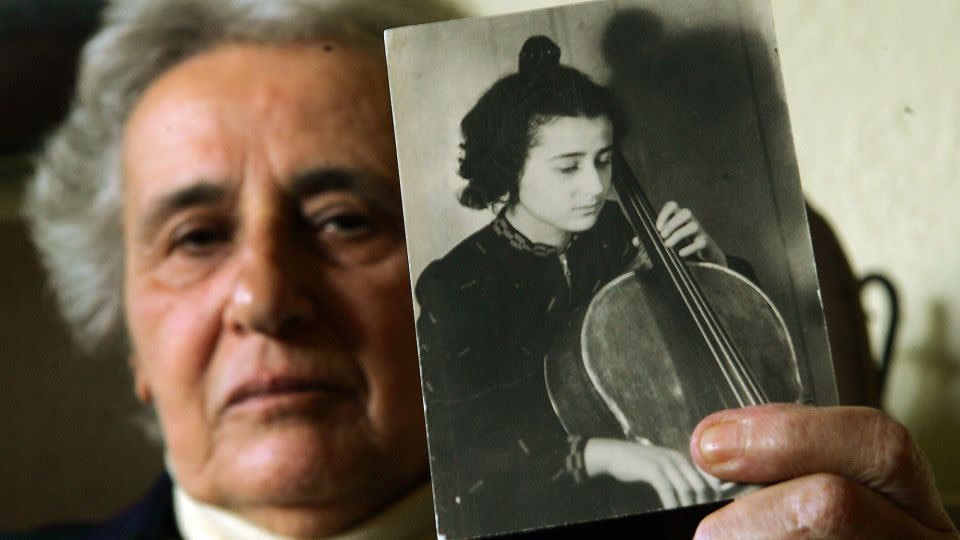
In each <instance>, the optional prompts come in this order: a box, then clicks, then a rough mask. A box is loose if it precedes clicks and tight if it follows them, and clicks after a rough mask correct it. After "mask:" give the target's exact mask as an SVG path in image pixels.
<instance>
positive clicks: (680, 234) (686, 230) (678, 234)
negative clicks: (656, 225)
mask: <svg viewBox="0 0 960 540" xmlns="http://www.w3.org/2000/svg"><path fill="white" fill-rule="evenodd" d="M699 232H700V224H699V223H697V222H696V221H688V222H687V224H686V225H684V226H683V227H680V228H679V229H677V230H675V231H673V232H672V233H671V234H670V235H669V236H661V238H663V244H664V245H665V246H667V247H668V248H672V247H673V246H675V245H677V244H679V243H680V242H683V241H684V240H686V239H688V238H690V237H691V236H694V235H696V234H697V233H699Z"/></svg>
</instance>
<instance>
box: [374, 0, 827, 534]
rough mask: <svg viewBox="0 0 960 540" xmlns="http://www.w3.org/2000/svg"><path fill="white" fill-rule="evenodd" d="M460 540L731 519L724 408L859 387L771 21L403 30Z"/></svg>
mask: <svg viewBox="0 0 960 540" xmlns="http://www.w3.org/2000/svg"><path fill="white" fill-rule="evenodd" d="M386 43H387V55H388V65H389V74H390V84H391V99H392V101H393V108H394V120H395V127H396V135H397V142H398V156H399V165H400V177H401V184H402V191H403V199H404V214H405V215H404V217H405V223H406V225H405V227H406V234H407V238H408V254H409V259H410V267H411V279H412V282H413V288H414V295H415V308H414V309H415V312H416V313H415V314H416V317H417V336H418V343H419V349H420V362H421V376H422V387H423V393H424V401H425V410H426V419H427V430H428V440H429V450H430V456H431V457H430V463H431V472H432V476H433V488H434V503H435V508H436V512H437V524H438V534H440V535H441V536H442V537H446V538H470V537H476V536H481V535H489V534H499V533H508V532H516V531H522V530H529V529H537V528H542V527H551V526H559V525H563V524H569V523H576V522H583V521H590V520H597V519H604V518H611V517H615V516H624V515H631V514H637V513H643V512H649V511H658V510H668V509H672V508H677V507H685V506H690V505H695V504H702V503H706V502H711V501H716V500H722V499H727V498H732V497H733V496H735V495H736V494H737V493H739V492H740V491H741V490H743V489H749V488H748V487H746V486H740V485H734V484H725V483H722V482H720V481H719V480H716V479H715V478H713V477H711V476H709V475H707V474H705V473H703V472H702V471H700V470H699V469H698V468H697V467H696V466H695V465H693V462H692V460H691V457H690V453H689V452H690V450H689V449H688V446H689V439H690V436H691V433H692V431H693V428H694V426H696V424H697V422H698V421H699V420H700V419H701V418H703V417H704V416H706V415H707V414H709V413H711V412H713V411H717V410H720V409H726V408H731V407H742V406H751V405H759V404H764V403H771V402H793V403H833V402H835V401H836V387H835V385H834V382H833V372H832V367H831V365H830V363H829V358H830V355H829V345H828V343H827V336H826V330H825V326H824V318H823V310H822V307H821V303H820V299H819V296H818V287H817V275H816V269H815V266H814V259H813V252H812V249H811V244H810V235H809V229H808V224H807V218H806V210H805V207H804V201H803V196H802V193H801V189H800V184H799V178H798V173H797V165H796V159H795V156H794V150H793V146H792V145H793V143H792V138H791V135H790V124H789V119H788V116H787V111H786V106H785V101H784V96H783V88H782V82H781V79H780V72H779V64H778V59H777V54H776V47H775V38H774V35H773V29H772V20H771V17H770V12H769V6H768V5H767V4H766V2H761V1H756V0H724V1H721V2H711V3H703V2H692V1H684V2H675V1H670V2H666V1H649V0H647V1H611V2H592V3H586V4H581V5H574V6H569V7H563V8H554V9H548V10H542V11H534V12H527V13H521V14H516V15H509V16H499V17H491V18H485V19H473V20H461V21H454V22H449V23H439V24H432V25H424V26H419V27H413V28H406V29H399V30H393V31H389V32H387V40H386Z"/></svg>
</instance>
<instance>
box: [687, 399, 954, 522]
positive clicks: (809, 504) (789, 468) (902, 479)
mask: <svg viewBox="0 0 960 540" xmlns="http://www.w3.org/2000/svg"><path fill="white" fill-rule="evenodd" d="M690 452H691V455H693V457H694V460H695V461H696V463H697V464H698V465H699V466H700V467H701V468H703V470H704V471H706V472H708V473H710V474H713V475H716V476H718V477H720V478H722V479H724V480H731V481H738V482H751V483H759V484H772V485H770V486H769V487H766V488H764V489H761V490H758V491H755V492H753V493H750V494H748V495H745V496H743V497H741V498H739V499H737V500H736V501H734V502H733V503H731V504H730V505H728V506H726V507H724V508H722V509H720V510H718V511H716V512H715V513H713V514H711V515H710V516H708V517H707V518H706V519H704V520H703V522H702V523H701V524H700V527H699V528H698V529H697V535H696V539H697V540H707V539H710V540H715V539H738V540H740V539H753V538H756V539H761V538H762V539H765V540H779V539H801V538H802V539H814V538H816V539H838V540H839V539H854V538H862V539H871V540H885V539H890V540H894V539H906V538H910V539H917V540H924V539H927V540H935V539H936V540H948V539H951V540H956V539H957V538H960V534H958V533H957V530H956V529H955V528H954V527H953V525H952V524H951V522H950V519H949V517H948V516H947V515H946V512H945V511H944V510H943V505H942V503H941V501H940V497H939V495H938V493H937V491H936V488H935V487H934V482H933V475H932V474H931V472H930V468H929V465H928V464H927V462H926V459H925V458H924V457H923V454H922V453H921V452H920V449H919V448H918V447H917V445H916V443H914V441H913V440H912V439H911V437H910V433H909V432H908V431H907V430H906V428H904V427H903V426H902V425H900V424H898V423H897V422H895V421H894V420H893V419H891V418H890V417H889V416H887V415H885V414H884V413H882V412H880V411H877V410H875V409H868V408H858V407H829V408H811V407H802V406H798V405H767V406H762V407H751V408H746V409H742V410H733V411H723V412H719V413H716V414H713V415H711V416H709V417H707V418H706V419H704V421H703V422H701V423H700V424H699V425H698V426H697V429H696V430H695V431H694V434H693V438H692V440H691V444H690Z"/></svg>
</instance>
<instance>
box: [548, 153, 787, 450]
mask: <svg viewBox="0 0 960 540" xmlns="http://www.w3.org/2000/svg"><path fill="white" fill-rule="evenodd" d="M612 184H613V186H614V189H615V191H616V193H617V196H618V198H619V202H620V206H621V209H622V210H623V213H624V215H625V216H626V218H627V221H628V222H629V224H630V226H631V228H632V229H633V232H634V233H635V235H636V236H637V237H638V238H639V239H640V241H641V243H642V245H643V247H644V248H646V250H647V253H648V254H649V255H650V259H651V261H652V263H653V266H652V268H648V269H638V270H633V271H630V272H627V273H625V274H622V275H620V276H619V277H617V278H615V279H614V280H612V281H611V282H609V283H607V284H606V285H605V286H604V287H602V288H601V289H600V290H599V291H598V292H597V293H596V294H595V295H594V297H593V298H592V300H591V301H590V303H589V305H588V306H586V307H585V308H582V309H581V310H579V311H578V313H577V315H576V316H574V317H573V318H572V319H571V321H569V322H568V324H567V327H566V329H565V331H564V332H563V333H562V335H561V336H560V337H559V339H558V340H557V341H556V342H555V344H554V346H553V347H552V348H551V349H550V351H549V352H548V353H547V355H546V356H545V359H544V376H545V380H546V385H547V391H548V394H549V397H550V401H551V403H552V405H553V408H554V411H555V412H556V414H557V417H558V418H559V419H560V422H561V424H562V425H563V426H564V428H565V429H566V431H567V432H568V433H570V434H575V435H579V436H583V437H587V438H589V437H614V438H621V439H626V440H634V441H638V442H641V443H643V444H652V445H657V446H662V447H666V448H672V449H675V450H678V451H680V452H682V453H683V454H684V455H687V456H688V457H689V440H690V435H691V434H692V433H693V429H694V427H695V426H696V425H697V423H698V422H699V421H700V420H701V419H703V418H704V417H705V416H707V415H708V414H710V413H712V412H715V411H717V410H720V409H726V408H732V407H744V406H750V405H760V404H764V403H770V402H795V401H799V400H800V397H801V383H800V373H799V367H798V364H797V357H796V352H795V350H794V347H793V344H792V342H791V339H790V334H789V331H788V330H787V328H786V325H785V323H784V321H783V318H782V316H781V315H780V313H779V312H778V310H777V308H776V307H775V306H774V304H773V303H772V302H771V300H770V299H769V298H768V297H767V295H766V294H764V292H763V291H762V290H760V289H759V288H758V287H757V286H756V285H755V284H753V283H752V282H751V281H749V280H748V279H746V278H745V277H743V276H741V275H740V274H738V273H736V272H734V271H732V270H730V269H727V268H725V267H723V266H721V265H718V264H714V263H707V262H687V261H683V260H681V258H680V256H679V255H678V254H677V252H676V251H675V250H674V249H671V248H668V247H666V246H665V245H664V242H663V240H662V239H661V238H660V235H659V233H658V231H657V227H656V213H655V212H654V210H653V206H652V205H651V204H650V201H649V200H648V199H647V197H646V194H645V193H644V192H643V190H642V188H641V186H640V185H639V183H638V182H637V180H636V178H635V177H634V175H633V174H632V171H631V170H630V168H629V165H627V163H626V162H625V160H624V159H623V158H622V157H621V156H619V155H617V156H616V158H615V162H614V170H613V175H612Z"/></svg>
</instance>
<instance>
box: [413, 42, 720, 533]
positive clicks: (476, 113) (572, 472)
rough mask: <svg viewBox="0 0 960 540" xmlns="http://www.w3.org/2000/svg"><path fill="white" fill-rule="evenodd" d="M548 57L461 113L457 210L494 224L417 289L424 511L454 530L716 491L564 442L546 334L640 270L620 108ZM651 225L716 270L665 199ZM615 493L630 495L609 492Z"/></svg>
mask: <svg viewBox="0 0 960 540" xmlns="http://www.w3.org/2000/svg"><path fill="white" fill-rule="evenodd" d="M559 59H560V50H559V48H558V47H557V46H556V44H554V43H553V42H552V41H550V40H549V39H548V38H546V37H542V36H538V37H533V38H530V39H529V40H528V41H527V42H526V43H525V45H524V47H523V49H522V51H521V53H520V58H519V70H518V72H517V73H513V74H511V75H508V76H506V77H504V78H502V79H500V80H499V81H497V82H496V83H495V84H494V85H493V86H491V87H490V88H489V89H488V90H487V91H486V92H485V93H484V94H483V95H482V97H481V98H480V99H479V101H478V102H477V103H476V105H475V106H474V107H473V108H472V109H471V110H470V111H469V113H468V114H467V115H466V116H465V117H464V119H463V121H462V124H461V131H462V144H461V149H462V155H461V159H460V168H459V174H460V176H461V177H462V178H463V179H464V180H466V182H467V185H466V187H465V188H464V189H463V191H462V192H461V193H460V196H459V201H460V203H461V204H462V205H463V206H465V207H467V208H471V209H490V210H493V211H494V212H495V217H494V218H493V220H492V221H491V222H490V223H489V224H488V225H486V226H485V227H483V228H482V229H480V230H479V231H477V232H476V233H474V234H472V235H470V236H469V237H467V238H466V239H465V240H463V241H462V242H460V243H459V244H458V245H457V246H456V247H454V248H453V249H452V250H451V251H450V252H449V253H447V254H446V255H445V256H444V257H442V258H440V259H438V260H436V261H433V262H432V263H431V264H430V265H429V266H427V268H426V269H425V270H424V272H423V273H422V274H421V276H420V277H419V279H418V281H417V284H416V296H417V300H418V302H419V305H420V309H421V311H420V316H419V319H418V322H417V327H418V333H419V340H420V347H421V358H422V369H423V381H424V389H425V395H426V399H427V422H428V428H429V429H430V436H431V438H430V449H431V452H432V453H433V455H434V457H435V459H436V460H437V461H436V462H435V463H434V468H433V474H434V485H435V490H436V494H437V500H436V501H435V504H436V506H437V510H438V512H439V513H440V514H441V515H444V516H447V519H448V520H449V521H448V523H449V524H451V526H453V530H457V529H460V528H462V530H464V531H480V530H483V531H487V532H497V530H500V531H503V530H509V529H511V528H514V527H516V526H533V525H537V524H547V523H558V522H562V521H570V520H577V519H588V518H590V517H597V516H598V515H609V514H610V512H611V511H612V512H614V513H622V512H629V511H638V510H642V509H651V508H658V507H662V508H669V507H674V506H678V505H681V504H682V505H689V504H694V503H698V502H704V501H706V500H710V498H711V497H713V495H714V491H713V489H714V485H712V484H711V480H710V479H707V478H705V477H704V476H703V475H701V474H700V473H699V472H698V471H697V470H696V468H695V467H694V466H693V465H692V464H691V463H690V462H689V461H688V458H687V457H686V456H684V455H683V454H681V453H680V452H677V451H675V450H672V449H667V448H660V447H656V446H653V445H650V444H644V443H643V442H638V441H631V440H624V439H623V438H622V437H621V438H619V439H618V438H615V437H609V438H599V437H586V436H580V435H577V434H574V435H570V434H568V433H567V432H566V431H565V430H564V428H563V426H562V425H561V423H560V421H559V420H558V418H557V415H556V413H555V412H554V409H553V407H552V406H551V402H550V398H549V396H548V391H547V388H546V385H545V382H544V355H545V354H547V352H548V351H549V349H550V347H551V345H552V343H553V341H554V340H555V339H556V336H557V335H558V334H559V333H560V332H561V330H562V328H563V327H564V325H565V324H567V323H568V321H569V320H570V318H571V317H572V316H573V314H574V313H575V312H576V311H577V310H578V309H581V308H583V307H584V306H585V305H587V304H588V303H589V302H590V301H591V299H592V298H593V296H594V295H595V293H596V292H597V291H598V290H599V289H600V288H601V287H603V286H604V285H605V284H607V283H608V282H610V281H611V280H613V279H614V278H616V277H618V276H620V275H622V274H623V273H625V272H627V271H629V270H631V269H635V268H644V267H649V265H650V262H649V258H648V257H647V254H646V252H645V250H644V249H643V248H640V247H638V246H640V245H642V244H640V243H639V242H638V241H637V240H636V239H635V238H634V233H633V232H632V230H631V228H630V227H629V225H628V223H627V221H626V219H625V218H624V216H623V214H622V212H621V210H620V208H619V205H618V204H617V202H615V201H612V200H610V196H611V178H612V174H613V163H614V159H615V153H616V152H617V148H618V141H619V140H620V137H621V136H622V133H623V130H624V126H623V120H622V116H621V113H620V111H619V109H618V106H617V104H616V101H615V99H614V97H613V96H612V94H611V93H610V91H609V90H608V89H606V88H604V87H602V86H600V85H598V84H596V83H595V82H593V81H592V80H591V79H590V78H589V77H588V76H586V75H585V74H583V73H581V72H580V71H578V70H576V69H573V68H570V67H567V66H565V65H561V64H560V63H559ZM656 221H657V224H656V225H657V229H658V231H659V234H660V236H661V238H662V240H663V242H664V244H665V245H666V246H667V247H668V248H673V249H675V250H676V251H677V252H678V254H679V255H680V256H681V257H683V258H686V259H693V260H698V261H709V262H714V263H717V264H720V265H727V258H726V257H725V256H724V254H723V253H722V252H721V251H720V249H719V248H718V247H717V245H716V243H715V242H714V241H713V240H712V239H711V238H710V236H709V235H708V234H707V233H706V232H705V231H704V230H703V228H702V227H701V225H700V224H699V223H698V222H697V220H696V218H695V217H694V216H693V214H692V213H691V212H690V211H689V210H687V209H683V208H680V207H679V206H678V205H677V204H676V203H674V202H668V203H666V204H664V205H663V207H662V209H661V210H660V212H659V214H658V216H657V220H656ZM621 488H627V490H628V491H630V494H629V495H628V496H627V497H625V498H623V497H616V496H615V493H616V492H617V491H618V490H621V491H622V489H621ZM631 490H632V491H631ZM572 494H573V495H574V498H573V499H571V495H572ZM578 495H583V496H578ZM612 498H616V499H618V500H613V499H612ZM623 500H626V503H623ZM521 505H522V506H521ZM518 507H522V508H523V509H524V510H523V511H522V512H517V511H516V510H515V509H516V508H518ZM496 516H501V517H500V518H499V519H500V520H502V523H500V524H499V527H500V528H499V529H497V530H493V529H490V527H498V525H497V522H498V518H497V517H496ZM481 526H482V527H483V529H478V527H481Z"/></svg>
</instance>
